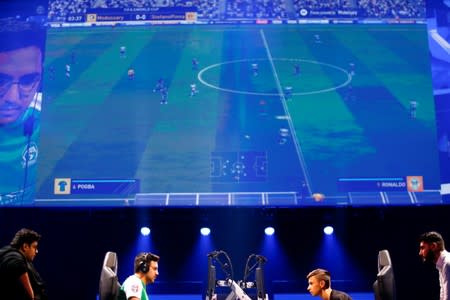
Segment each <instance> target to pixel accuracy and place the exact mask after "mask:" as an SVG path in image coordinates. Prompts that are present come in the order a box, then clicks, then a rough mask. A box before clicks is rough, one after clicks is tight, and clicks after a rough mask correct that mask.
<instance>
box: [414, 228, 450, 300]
mask: <svg viewBox="0 0 450 300" xmlns="http://www.w3.org/2000/svg"><path fill="white" fill-rule="evenodd" d="M419 243H420V245H419V256H420V257H422V259H423V261H424V262H431V263H433V264H435V265H436V269H437V270H438V271H439V285H440V300H450V281H449V280H450V253H449V252H448V251H447V250H445V243H444V239H443V238H442V235H441V234H440V233H438V232H435V231H430V232H426V233H424V234H422V235H421V236H420V237H419Z"/></svg>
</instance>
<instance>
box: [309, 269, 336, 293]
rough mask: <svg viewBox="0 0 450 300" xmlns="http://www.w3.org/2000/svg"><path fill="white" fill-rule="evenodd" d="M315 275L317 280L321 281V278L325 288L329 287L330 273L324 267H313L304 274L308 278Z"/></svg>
mask: <svg viewBox="0 0 450 300" xmlns="http://www.w3.org/2000/svg"><path fill="white" fill-rule="evenodd" d="M313 276H314V277H316V278H317V280H319V281H321V280H323V281H324V282H325V288H326V289H327V288H329V287H330V284H331V274H330V272H328V271H327V270H325V269H315V270H313V271H311V272H309V274H308V276H306V279H309V278H311V277H313Z"/></svg>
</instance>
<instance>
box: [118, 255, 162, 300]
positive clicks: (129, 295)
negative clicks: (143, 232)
mask: <svg viewBox="0 0 450 300" xmlns="http://www.w3.org/2000/svg"><path fill="white" fill-rule="evenodd" d="M158 261H159V256H158V255H155V254H153V253H150V252H147V253H139V254H138V255H137V256H136V258H135V259H134V274H133V275H131V276H129V277H128V278H127V279H126V280H125V281H124V282H123V284H122V287H121V288H120V293H119V297H118V299H119V300H148V294H147V291H146V286H147V284H149V283H154V282H155V280H156V277H158V275H159V272H158Z"/></svg>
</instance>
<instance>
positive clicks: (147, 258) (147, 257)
mask: <svg viewBox="0 0 450 300" xmlns="http://www.w3.org/2000/svg"><path fill="white" fill-rule="evenodd" d="M152 261H156V262H158V261H159V256H158V255H156V254H153V253H151V252H141V253H139V254H138V255H136V257H135V259H134V272H136V273H137V272H138V271H140V270H141V265H142V263H143V262H145V263H147V265H150V262H152Z"/></svg>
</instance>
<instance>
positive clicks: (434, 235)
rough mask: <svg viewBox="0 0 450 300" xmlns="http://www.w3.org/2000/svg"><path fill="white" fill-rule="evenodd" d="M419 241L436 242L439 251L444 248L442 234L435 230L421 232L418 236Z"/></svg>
mask: <svg viewBox="0 0 450 300" xmlns="http://www.w3.org/2000/svg"><path fill="white" fill-rule="evenodd" d="M420 242H424V243H427V244H431V243H436V244H437V246H438V250H439V251H442V250H444V249H445V243H444V239H443V238H442V235H441V234H440V233H439V232H436V231H429V232H425V233H423V234H421V235H420V236H419V243H420Z"/></svg>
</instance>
